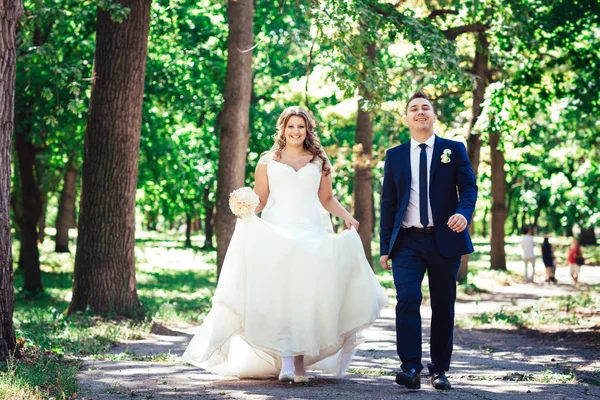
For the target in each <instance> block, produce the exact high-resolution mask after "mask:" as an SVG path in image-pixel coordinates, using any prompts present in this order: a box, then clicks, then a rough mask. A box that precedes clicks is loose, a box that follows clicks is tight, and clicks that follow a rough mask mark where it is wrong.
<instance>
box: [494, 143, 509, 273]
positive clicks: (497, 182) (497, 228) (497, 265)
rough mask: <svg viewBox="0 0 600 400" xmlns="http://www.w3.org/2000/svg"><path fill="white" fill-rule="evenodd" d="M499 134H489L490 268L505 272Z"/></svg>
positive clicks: (504, 189) (504, 198)
mask: <svg viewBox="0 0 600 400" xmlns="http://www.w3.org/2000/svg"><path fill="white" fill-rule="evenodd" d="M499 144H500V133H498V132H492V133H490V153H491V160H492V224H491V225H492V233H491V238H490V245H491V251H490V256H491V268H492V269H497V270H506V253H505V250H504V223H505V221H506V173H505V172H504V154H503V153H502V150H501V149H500V148H499V146H498V145H499Z"/></svg>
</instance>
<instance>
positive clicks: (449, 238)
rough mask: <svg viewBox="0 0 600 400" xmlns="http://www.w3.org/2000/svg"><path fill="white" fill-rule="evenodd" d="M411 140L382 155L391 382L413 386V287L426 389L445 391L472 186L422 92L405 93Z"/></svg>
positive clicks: (460, 150) (463, 160)
mask: <svg viewBox="0 0 600 400" xmlns="http://www.w3.org/2000/svg"><path fill="white" fill-rule="evenodd" d="M404 120H405V122H406V124H407V125H408V127H409V129H410V136H411V140H410V141H409V142H406V143H404V144H402V145H400V146H397V147H394V148H392V149H389V150H388V151H387V153H386V161H385V170H384V177H383V189H382V193H381V229H380V239H381V258H380V262H381V266H382V267H383V268H384V269H388V270H392V271H393V275H394V284H395V286H396V292H397V300H398V304H397V305H396V347H397V350H398V355H399V356H400V360H401V361H402V365H401V367H402V371H401V372H399V373H398V374H397V375H396V383H397V384H399V385H404V386H406V387H407V388H409V389H419V388H420V387H421V379H420V372H421V370H422V369H423V365H422V364H421V355H422V350H421V344H422V339H421V314H420V311H419V309H420V306H421V300H422V295H421V282H422V280H423V277H424V274H425V271H427V275H428V279H429V293H430V297H431V311H432V316H431V343H430V344H431V346H430V353H431V364H427V368H428V369H429V373H430V375H431V384H432V385H433V387H434V388H436V389H441V390H449V389H450V388H451V385H450V382H449V381H448V379H447V378H446V371H448V369H449V368H450V356H451V355H452V343H453V331H454V301H455V299H456V277H457V273H458V268H459V267H460V256H461V255H463V254H468V253H471V252H473V245H472V243H471V238H470V237H469V232H468V231H467V230H466V228H467V225H468V224H469V222H470V221H471V217H472V215H473V211H474V210H475V202H476V201H477V185H476V183H475V175H474V174H473V170H472V168H471V163H470V162H469V157H468V156H467V151H466V149H465V146H464V145H463V144H462V143H460V142H455V141H452V140H446V139H442V138H440V137H438V136H436V135H434V133H433V124H434V123H435V120H436V119H435V114H434V112H433V105H432V104H431V102H430V101H429V98H428V97H427V95H426V94H424V93H422V92H417V93H415V94H413V95H412V97H411V98H410V99H409V101H408V105H407V107H406V116H405V118H404Z"/></svg>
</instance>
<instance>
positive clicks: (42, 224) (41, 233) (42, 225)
mask: <svg viewBox="0 0 600 400" xmlns="http://www.w3.org/2000/svg"><path fill="white" fill-rule="evenodd" d="M41 198H42V212H41V213H40V219H39V221H38V243H44V238H45V237H46V209H47V208H48V194H47V193H44V194H43V195H42V196H41Z"/></svg>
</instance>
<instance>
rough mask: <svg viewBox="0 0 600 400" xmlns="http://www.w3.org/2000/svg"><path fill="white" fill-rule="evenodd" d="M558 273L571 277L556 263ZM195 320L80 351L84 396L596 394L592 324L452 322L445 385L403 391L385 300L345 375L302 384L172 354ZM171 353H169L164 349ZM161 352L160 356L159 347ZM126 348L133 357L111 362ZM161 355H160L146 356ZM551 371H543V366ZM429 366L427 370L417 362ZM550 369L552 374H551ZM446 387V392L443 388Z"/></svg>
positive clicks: (499, 296)
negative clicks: (561, 327)
mask: <svg viewBox="0 0 600 400" xmlns="http://www.w3.org/2000/svg"><path fill="white" fill-rule="evenodd" d="M557 277H558V279H559V281H560V282H569V278H568V271H567V269H566V268H559V270H558V275H557ZM581 280H582V281H583V282H587V283H588V284H598V283H600V268H598V267H595V268H593V267H589V268H584V269H583V271H582V279H581ZM577 293H578V289H577V288H575V287H574V286H573V285H572V284H570V283H562V284H559V285H551V286H548V285H543V284H536V285H531V284H527V285H526V284H517V285H512V286H501V287H497V288H494V290H493V291H491V292H490V293H484V294H481V295H479V296H478V297H477V300H473V299H459V301H458V303H457V307H456V311H457V319H460V318H464V317H465V316H468V315H470V314H474V313H480V312H483V311H491V310H497V309H498V308H499V307H501V306H503V305H504V306H513V307H515V306H517V307H522V306H527V305H531V304H535V302H536V301H539V300H540V299H543V298H544V297H549V296H562V295H566V294H572V295H576V294H577ZM422 315H423V322H424V325H425V329H424V332H423V333H424V336H425V337H424V344H423V350H424V353H425V354H424V362H425V363H426V362H427V360H428V359H429V346H428V343H427V342H428V338H429V323H430V320H429V318H430V310H429V308H428V306H424V307H422ZM192 335H193V328H183V329H182V328H172V327H162V326H155V327H154V328H153V333H152V334H151V335H150V338H148V339H147V340H141V341H131V342H128V343H122V344H120V345H118V346H116V347H115V348H113V349H112V351H111V356H110V357H109V358H114V359H115V361H97V360H92V359H90V360H87V361H86V362H85V363H84V365H83V367H82V369H81V371H80V373H79V376H78V379H79V382H80V391H79V397H80V398H84V399H125V398H141V399H188V398H189V399H191V398H200V399H256V400H258V399H260V400H267V399H357V400H358V399H360V400H366V399H369V400H370V399H396V398H401V397H406V398H410V399H447V398H452V399H508V398H510V399H543V400H551V399H584V398H585V399H592V398H599V399H600V347H599V345H600V330H596V331H592V332H589V338H587V337H585V336H584V337H583V338H582V337H581V335H579V336H577V337H575V336H573V335H574V334H573V335H571V334H570V333H569V332H560V333H543V332H538V331H535V330H524V331H523V330H522V331H510V330H509V331H507V330H504V329H502V330H501V329H485V330H478V329H460V328H457V329H456V334H455V349H454V355H453V360H452V369H451V372H450V374H449V378H450V380H451V382H452V384H453V387H454V389H453V390H452V391H451V392H450V393H444V392H439V391H436V390H434V389H433V388H431V386H430V385H429V381H428V376H425V375H424V376H422V382H423V384H422V389H421V390H419V391H410V390H407V389H405V388H404V387H400V386H398V385H396V384H395V383H394V370H395V369H396V368H397V367H398V361H397V356H396V351H395V329H394V310H393V308H391V307H389V308H386V309H385V310H384V311H383V313H382V315H381V317H380V318H379V319H378V320H377V322H376V323H375V324H374V326H372V327H371V328H370V329H369V330H368V331H367V332H366V335H365V336H366V341H365V343H363V344H362V345H361V347H360V350H359V351H358V353H357V356H356V358H355V359H354V361H353V363H352V365H351V368H350V374H348V376H347V377H346V378H345V379H339V380H338V379H333V378H332V377H330V376H326V375H318V376H316V377H315V378H314V379H313V380H311V382H310V383H309V384H306V385H295V384H284V383H280V382H278V381H277V380H276V379H271V380H249V379H244V380H238V379H229V378H224V377H219V376H215V375H211V374H207V373H205V372H203V371H201V370H200V369H198V368H196V367H192V366H189V365H186V364H184V363H182V362H180V361H178V359H177V358H178V357H179V356H181V354H183V351H184V349H185V346H186V345H187V342H188V341H189V340H190V339H191V337H192ZM169 352H170V355H168V353H169ZM165 353H167V355H166V356H164V354H165ZM123 355H125V356H126V358H128V359H139V360H140V361H118V359H119V358H120V357H121V358H122V357H123ZM153 355H159V358H164V359H165V360H166V362H152V361H145V360H148V359H150V358H152V356H153ZM548 371H550V372H548ZM423 372H424V373H427V372H426V370H424V371H423ZM554 374H558V375H554ZM449 396H450V397H449Z"/></svg>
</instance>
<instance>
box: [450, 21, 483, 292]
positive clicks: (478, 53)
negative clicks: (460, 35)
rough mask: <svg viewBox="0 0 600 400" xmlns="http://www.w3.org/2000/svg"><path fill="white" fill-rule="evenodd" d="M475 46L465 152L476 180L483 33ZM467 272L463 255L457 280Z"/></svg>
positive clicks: (481, 87) (479, 150) (465, 257)
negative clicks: (473, 84) (471, 105)
mask: <svg viewBox="0 0 600 400" xmlns="http://www.w3.org/2000/svg"><path fill="white" fill-rule="evenodd" d="M476 35H477V42H476V45H475V58H474V59H473V75H475V88H474V89H473V108H472V112H471V120H470V121H469V130H468V131H467V152H468V154H469V160H471V167H472V168H473V173H474V174H475V179H477V174H478V170H479V155H480V153H481V132H479V131H478V130H476V129H475V125H476V124H477V121H478V120H479V117H480V116H481V111H482V110H483V101H484V100H485V89H486V88H487V85H488V81H489V78H490V68H489V47H490V44H489V42H488V40H487V37H486V33H485V31H483V32H479V33H477V34H476ZM473 227H474V224H473V222H471V223H470V224H469V233H470V234H471V236H473V233H474V229H473ZM468 272H469V255H468V254H465V255H463V256H462V258H461V262H460V269H459V270H458V279H459V280H462V279H464V278H465V277H466V276H467V273H468Z"/></svg>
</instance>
